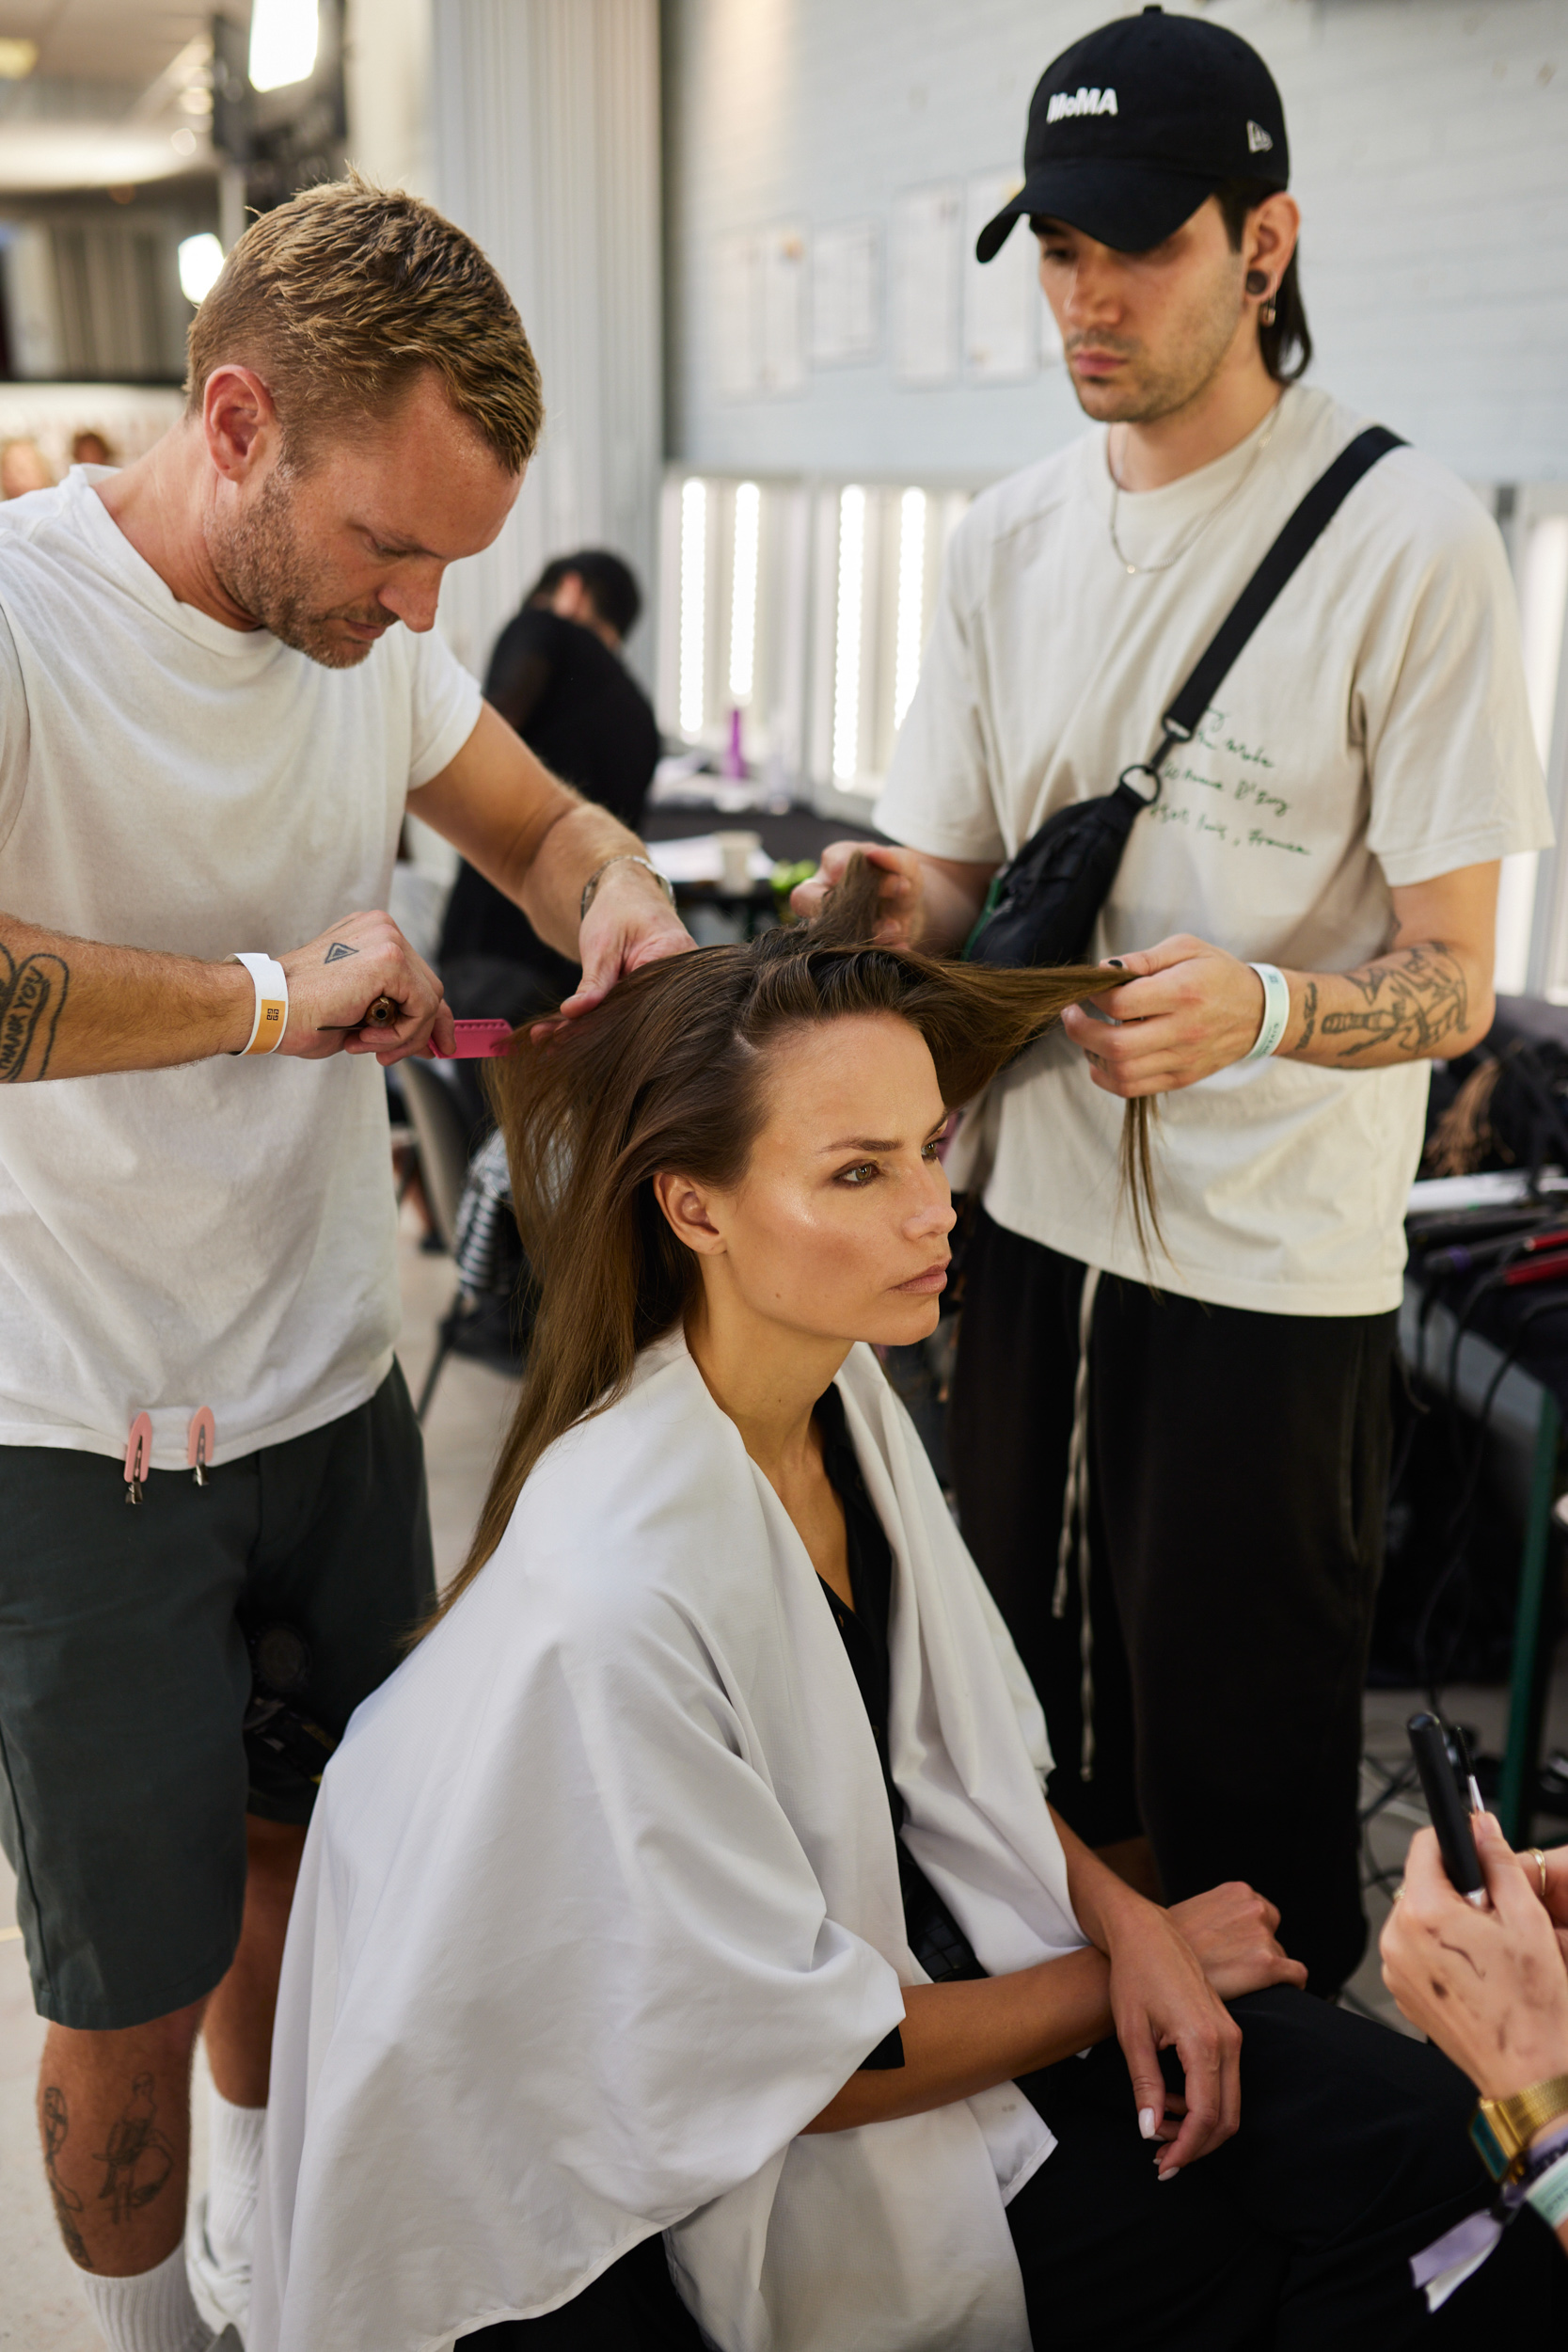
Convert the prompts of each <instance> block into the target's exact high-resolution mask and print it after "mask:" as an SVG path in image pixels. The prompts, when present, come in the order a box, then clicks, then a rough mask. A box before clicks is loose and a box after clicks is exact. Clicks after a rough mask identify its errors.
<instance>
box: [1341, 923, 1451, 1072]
mask: <svg viewBox="0 0 1568 2352" xmlns="http://www.w3.org/2000/svg"><path fill="white" fill-rule="evenodd" d="M1345 977H1346V979H1347V980H1349V981H1350V982H1351V984H1352V985H1353V987H1354V988H1356V989H1358V990H1359V991H1360V993H1361V995H1362V996H1363V998H1364V999H1365V1010H1363V1011H1358V1012H1325V1013H1324V1015H1323V1035H1324V1037H1341V1038H1345V1039H1347V1040H1348V1042H1347V1043H1346V1044H1344V1045H1341V1047H1340V1048H1339V1059H1340V1060H1341V1061H1350V1060H1351V1059H1353V1058H1354V1056H1355V1055H1357V1054H1364V1053H1366V1052H1367V1051H1368V1050H1369V1049H1370V1047H1373V1046H1378V1045H1396V1046H1398V1047H1399V1048H1400V1050H1401V1052H1402V1053H1405V1054H1408V1055H1409V1056H1410V1057H1412V1059H1416V1060H1418V1059H1421V1058H1422V1057H1425V1056H1426V1055H1429V1054H1441V1053H1442V1052H1443V1051H1444V1050H1445V1046H1446V1044H1447V1041H1449V1039H1450V1038H1453V1037H1456V1036H1458V1035H1459V1033H1460V1032H1461V1031H1462V1030H1463V1029H1464V1027H1465V1022H1466V1020H1467V1018H1468V1013H1469V992H1468V990H1467V988H1466V985H1465V967H1464V965H1463V964H1462V963H1461V962H1460V961H1459V958H1458V957H1457V956H1456V955H1453V954H1451V953H1450V951H1449V949H1448V948H1447V947H1446V946H1444V944H1443V942H1442V941H1441V940H1440V939H1430V940H1427V941H1426V942H1425V943H1424V945H1422V946H1419V947H1406V948H1405V949H1404V950H1403V951H1402V953H1401V954H1399V955H1396V956H1389V957H1386V958H1385V959H1384V960H1383V961H1381V962H1378V963H1370V964H1367V965H1365V966H1364V967H1363V969H1362V970H1361V971H1359V972H1347V973H1346V974H1345Z"/></svg>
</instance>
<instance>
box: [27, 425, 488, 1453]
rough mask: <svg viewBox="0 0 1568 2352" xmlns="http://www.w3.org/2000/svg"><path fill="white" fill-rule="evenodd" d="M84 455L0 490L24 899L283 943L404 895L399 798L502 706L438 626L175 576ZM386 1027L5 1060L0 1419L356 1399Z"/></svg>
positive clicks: (64, 915) (38, 1429)
mask: <svg viewBox="0 0 1568 2352" xmlns="http://www.w3.org/2000/svg"><path fill="white" fill-rule="evenodd" d="M103 470H104V469H102V468H90V469H87V468H80V467H79V468H77V469H74V470H73V471H72V472H71V474H70V475H69V476H68V477H67V479H66V481H65V482H64V483H63V484H62V485H60V487H59V488H58V489H57V490H46V491H40V492H37V493H35V494H33V495H32V496H29V497H27V498H24V499H19V500H17V501H15V502H14V503H12V504H10V505H8V506H6V507H5V508H3V509H0V907H4V908H5V909H6V911H7V913H8V914H14V915H17V916H20V917H21V918H23V919H24V921H27V922H32V923H38V924H40V925H42V926H43V927H44V928H45V929H47V930H56V931H65V932H70V933H72V934H74V935H75V936H77V937H79V938H85V939H92V940H107V941H111V942H114V943H116V944H118V945H121V946H132V947H143V948H162V949H166V950H168V951H171V952H174V953H178V954H183V955H193V956H201V957H220V956H225V955H228V954H230V953H231V952H232V951H234V950H235V949H239V948H260V949H263V950H265V951H267V952H269V953H271V954H275V955H277V954H281V953H283V952H284V951H286V950H287V949H289V948H291V947H296V946H301V945H303V944H304V942H305V941H307V940H309V939H313V938H315V937H316V936H317V935H318V934H319V933H320V932H322V931H324V930H325V929H326V928H327V926H328V925H329V924H330V923H332V922H334V921H336V920H337V919H338V918H339V917H341V916H342V915H345V914H353V913H355V912H356V911H357V910H359V909H363V908H372V907H381V906H385V905H386V903H387V896H388V883H389V882H390V878H391V871H392V865H393V860H394V858H395V855H396V850H397V839H398V830H399V826H400V824H401V822H402V818H403V814H404V801H405V799H406V796H407V794H408V792H409V790H410V788H411V787H416V786H418V785H420V784H423V783H426V782H428V781H429V779H430V778H431V777H432V776H434V775H436V774H438V773H439V771H440V770H441V769H443V768H444V767H445V766H446V765H447V763H448V762H449V761H450V760H451V758H452V757H453V756H454V755H456V753H457V752H458V751H459V750H461V748H462V746H463V744H464V743H465V742H466V741H467V738H468V736H469V735H470V733H471V732H472V730H473V727H474V725H475V723H476V722H477V720H478V717H479V709H480V696H479V690H478V688H477V686H476V685H475V684H474V682H473V680H472V679H471V678H470V677H468V676H467V674H466V672H464V671H463V670H461V669H460V668H459V667H458V665H457V663H456V661H455V660H453V658H452V656H451V654H450V653H449V652H448V650H447V649H446V647H445V646H444V645H443V644H442V642H441V640H440V639H439V638H438V637H437V636H436V635H434V634H431V635H428V636H423V637H418V638H416V637H411V636H409V635H408V634H407V632H406V631H404V629H401V628H399V629H394V630H391V631H389V632H388V635H387V636H386V637H384V638H383V639H382V640H381V641H380V642H379V644H377V645H376V646H375V647H374V648H373V650H372V652H371V654H370V655H369V657H368V659H367V660H365V661H364V662H362V663H361V664H360V666H359V667H358V668H357V669H354V670H326V669H323V668H321V667H320V666H319V665H318V664H317V663H315V662H313V661H310V660H307V658H306V657H305V656H304V655H303V654H299V653H295V652H293V650H292V649H291V648H290V647H288V646H287V645H283V644H279V643H278V641H277V639H276V638H275V637H272V636H269V635H267V634H265V633H264V632H261V631H256V632H254V633H245V632H244V631H241V630H238V629H231V628H224V627H223V626H222V624H221V623H219V622H217V621H214V620H209V619H208V618H207V617H206V616H205V615H204V614H202V613H200V612H195V611H193V610H192V609H191V608H190V607H189V606H188V605H182V604H179V603H177V602H176V601H175V598H174V596H172V595H171V593H170V592H169V590H168V589H167V588H166V586H165V584H164V582H163V581H162V580H160V579H159V577H158V575H157V574H156V573H155V572H154V571H153V570H152V569H151V567H150V565H149V564H145V563H144V562H143V560H142V558H141V557H140V556H139V555H138V554H137V553H136V551H135V548H133V547H132V546H131V544H130V541H129V540H128V539H126V538H125V537H124V535H123V534H122V533H121V532H120V531H119V529H118V528H117V526H116V525H115V524H114V523H113V522H112V521H111V520H110V517H109V515H108V513H107V511H106V509H105V508H104V506H103V501H102V500H101V499H100V498H99V497H98V495H97V493H96V491H95V490H94V489H93V487H92V484H93V482H94V481H96V480H100V479H102V478H103ZM394 1226H395V1209H394V1202H393V1195H392V1183H391V1169H390V1162H389V1153H388V1136H387V1109H386V1092H385V1087H384V1083H383V1077H382V1072H381V1069H380V1067H379V1065H378V1064H377V1063H376V1062H375V1061H374V1060H373V1059H372V1057H369V1056H364V1057H359V1056H354V1057H349V1056H345V1055H338V1056H334V1057H332V1058H331V1059H330V1060H328V1061H325V1062H306V1061H297V1060H292V1059H291V1060H285V1059H283V1058H281V1057H254V1058H250V1059H245V1058H236V1057H230V1056H228V1055H220V1056H217V1057H215V1058H214V1059H211V1060H207V1061H202V1062H198V1063H196V1064H194V1065H192V1066H191V1067H189V1068H187V1069H182V1070H160V1071H149V1072H135V1073H124V1074H115V1075H112V1076H104V1077H96V1078H65V1079H58V1080H55V1079H46V1080H44V1081H42V1082H41V1083H40V1084H37V1085H22V1086H10V1087H6V1088H3V1089H0V1444H7V1445H49V1446H70V1447H78V1448H82V1449H84V1450H86V1451H87V1452H90V1453H99V1454H119V1453H122V1452H123V1451H124V1447H125V1442H126V1432H127V1429H128V1426H129V1423H130V1422H131V1420H132V1418H133V1416H134V1415H135V1413H137V1412H139V1411H143V1410H145V1411H147V1412H149V1413H150V1415H151V1419H152V1432H153V1448H152V1462H153V1466H154V1467H156V1468H158V1469H163V1470H166V1469H175V1468H179V1467H182V1465H183V1463H184V1461H185V1446H186V1431H187V1427H188V1424H189V1422H190V1419H191V1416H192V1414H193V1413H194V1412H195V1411H196V1409H197V1408H198V1406H202V1405H207V1406H211V1407H212V1409H213V1413H214V1418H215V1421H216V1424H217V1449H216V1458H217V1459H218V1460H220V1461H222V1460H224V1459H230V1458H232V1457H233V1456H234V1455H235V1454H242V1453H246V1452H249V1451H250V1450H251V1449H252V1448H254V1447H257V1446H261V1445H269V1444H273V1443H276V1442H277V1441H278V1440H279V1439H282V1438H292V1437H296V1436H298V1435H299V1434H300V1433H301V1432H303V1431H305V1430H308V1429H313V1428H317V1427H319V1426H320V1425H321V1424H322V1423H323V1422H327V1421H331V1420H333V1419H335V1418H336V1417H337V1416H338V1415H340V1414H342V1413H346V1412H349V1411H351V1410H352V1409H353V1407H354V1406H356V1405H359V1404H362V1403H363V1402H364V1400H365V1398H366V1397H368V1396H370V1395H371V1394H372V1392H373V1391H374V1390H375V1389H376V1387H377V1386H378V1385H379V1383H380V1381H381V1380H382V1379H383V1378H384V1377H385V1375H386V1373H387V1371H388V1366H389V1364H390V1361H391V1346H392V1341H393V1338H394V1337H395V1335H396V1331H397V1327H398V1293H397V1279H396V1264H395V1257H394V1249H393V1235H394Z"/></svg>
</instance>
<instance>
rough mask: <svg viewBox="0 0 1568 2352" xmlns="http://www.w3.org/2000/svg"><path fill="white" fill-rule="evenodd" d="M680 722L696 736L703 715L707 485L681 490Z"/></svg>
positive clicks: (690, 484) (694, 483)
mask: <svg viewBox="0 0 1568 2352" xmlns="http://www.w3.org/2000/svg"><path fill="white" fill-rule="evenodd" d="M680 579H681V610H680V723H681V731H682V733H683V734H686V735H700V734H701V733H702V730H703V721H704V720H705V717H706V716H707V692H706V688H707V485H706V483H705V482H698V481H696V480H692V481H690V482H688V483H686V484H685V485H683V487H682V490H681V572H680Z"/></svg>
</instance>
